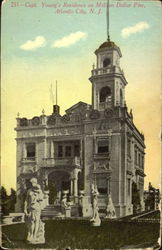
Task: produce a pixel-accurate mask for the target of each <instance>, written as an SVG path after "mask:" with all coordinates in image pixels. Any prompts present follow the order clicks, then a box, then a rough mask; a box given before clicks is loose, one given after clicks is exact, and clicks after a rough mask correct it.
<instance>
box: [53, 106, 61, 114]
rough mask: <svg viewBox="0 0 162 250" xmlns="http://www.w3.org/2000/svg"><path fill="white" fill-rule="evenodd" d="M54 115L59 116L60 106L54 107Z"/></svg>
mask: <svg viewBox="0 0 162 250" xmlns="http://www.w3.org/2000/svg"><path fill="white" fill-rule="evenodd" d="M54 114H57V115H59V114H60V106H58V105H57V104H55V105H53V115H54Z"/></svg>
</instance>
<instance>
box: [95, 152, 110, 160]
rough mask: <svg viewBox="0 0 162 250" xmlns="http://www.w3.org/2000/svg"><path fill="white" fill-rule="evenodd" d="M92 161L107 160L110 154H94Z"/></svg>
mask: <svg viewBox="0 0 162 250" xmlns="http://www.w3.org/2000/svg"><path fill="white" fill-rule="evenodd" d="M93 157H94V159H103V158H104V159H108V158H109V157H110V154H109V153H108V152H107V153H96V154H94V155H93Z"/></svg>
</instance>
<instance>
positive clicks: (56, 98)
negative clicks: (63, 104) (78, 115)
mask: <svg viewBox="0 0 162 250" xmlns="http://www.w3.org/2000/svg"><path fill="white" fill-rule="evenodd" d="M56 105H57V80H56Z"/></svg>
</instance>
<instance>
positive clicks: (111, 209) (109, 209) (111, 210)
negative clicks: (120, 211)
mask: <svg viewBox="0 0 162 250" xmlns="http://www.w3.org/2000/svg"><path fill="white" fill-rule="evenodd" d="M106 212H107V214H106V217H105V218H110V219H114V218H116V212H115V208H114V204H113V202H112V198H111V194H109V195H108V203H107V208H106Z"/></svg>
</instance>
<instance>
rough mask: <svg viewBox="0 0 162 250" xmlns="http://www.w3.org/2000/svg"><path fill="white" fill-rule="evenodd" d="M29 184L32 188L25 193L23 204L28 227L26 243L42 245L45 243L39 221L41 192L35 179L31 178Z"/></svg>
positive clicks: (41, 224)
mask: <svg viewBox="0 0 162 250" xmlns="http://www.w3.org/2000/svg"><path fill="white" fill-rule="evenodd" d="M30 182H31V185H32V187H31V188H30V189H29V190H28V192H27V197H26V200H25V204H24V213H25V215H26V218H27V225H28V236H27V241H28V242H29V243H31V244H43V243H45V238H44V223H43V222H42V221H41V219H40V217H41V210H42V206H43V192H42V190H41V188H40V185H39V184H38V183H37V179H36V178H31V180H30Z"/></svg>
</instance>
